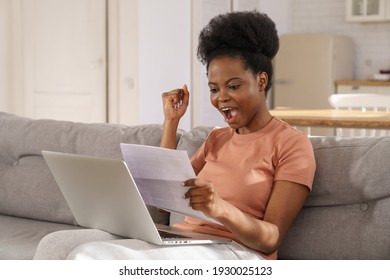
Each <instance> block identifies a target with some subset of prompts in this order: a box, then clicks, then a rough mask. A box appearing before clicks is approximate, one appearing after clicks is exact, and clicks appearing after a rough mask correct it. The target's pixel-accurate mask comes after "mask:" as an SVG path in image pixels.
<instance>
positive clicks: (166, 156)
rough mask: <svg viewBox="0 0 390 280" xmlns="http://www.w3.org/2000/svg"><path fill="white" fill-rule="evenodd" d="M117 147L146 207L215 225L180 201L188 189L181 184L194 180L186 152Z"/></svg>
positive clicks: (153, 148) (186, 203) (142, 147)
mask: <svg viewBox="0 0 390 280" xmlns="http://www.w3.org/2000/svg"><path fill="white" fill-rule="evenodd" d="M120 147H121V150H122V156H123V159H124V161H125V162H126V164H127V167H128V168H129V171H130V173H131V175H132V176H133V179H134V181H135V182H136V184H137V187H138V189H139V191H140V193H141V196H142V198H143V200H144V201H145V204H146V205H151V206H155V207H157V208H161V209H164V210H167V211H169V212H176V213H180V214H183V215H185V216H191V217H194V218H198V219H202V220H207V221H209V222H213V223H218V222H217V221H215V220H214V219H211V218H209V217H207V216H206V215H204V214H203V213H202V212H201V211H196V210H193V209H192V208H191V207H190V206H189V200H188V199H185V198H184V194H185V193H186V192H187V191H188V189H189V187H185V186H183V185H182V183H183V182H184V181H185V180H188V179H192V178H195V177H196V175H195V172H194V170H193V169H192V165H191V162H190V159H189V157H188V154H187V152H186V151H180V150H172V149H165V148H160V147H154V146H145V145H136V144H125V143H121V145H120Z"/></svg>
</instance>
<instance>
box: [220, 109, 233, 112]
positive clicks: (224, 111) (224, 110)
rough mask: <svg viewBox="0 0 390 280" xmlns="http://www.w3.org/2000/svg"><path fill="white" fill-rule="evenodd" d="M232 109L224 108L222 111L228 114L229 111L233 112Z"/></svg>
mask: <svg viewBox="0 0 390 280" xmlns="http://www.w3.org/2000/svg"><path fill="white" fill-rule="evenodd" d="M231 109H232V108H223V109H222V111H224V112H226V111H229V110H231Z"/></svg>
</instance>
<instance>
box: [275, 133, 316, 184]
mask: <svg viewBox="0 0 390 280" xmlns="http://www.w3.org/2000/svg"><path fill="white" fill-rule="evenodd" d="M315 169H316V162H315V158H314V151H313V146H312V144H311V142H310V140H309V139H308V137H307V136H306V135H305V134H303V133H299V134H296V135H294V136H293V137H290V138H289V139H288V140H287V141H286V142H285V143H282V144H281V145H279V147H278V152H277V159H276V166H275V178H274V180H275V181H277V180H284V181H290V182H294V183H298V184H302V185H305V186H307V187H308V188H309V189H310V190H311V189H312V185H313V180H314V173H315Z"/></svg>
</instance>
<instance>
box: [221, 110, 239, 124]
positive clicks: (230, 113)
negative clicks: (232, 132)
mask: <svg viewBox="0 0 390 280" xmlns="http://www.w3.org/2000/svg"><path fill="white" fill-rule="evenodd" d="M221 111H222V114H223V115H224V116H225V121H226V122H227V123H232V122H233V121H234V119H235V117H236V115H237V108H233V107H227V108H222V109H221Z"/></svg>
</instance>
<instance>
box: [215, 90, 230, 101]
mask: <svg viewBox="0 0 390 280" xmlns="http://www.w3.org/2000/svg"><path fill="white" fill-rule="evenodd" d="M229 99H230V96H229V93H228V91H227V90H226V89H221V90H220V91H219V95H218V102H226V101H228V100H229Z"/></svg>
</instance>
